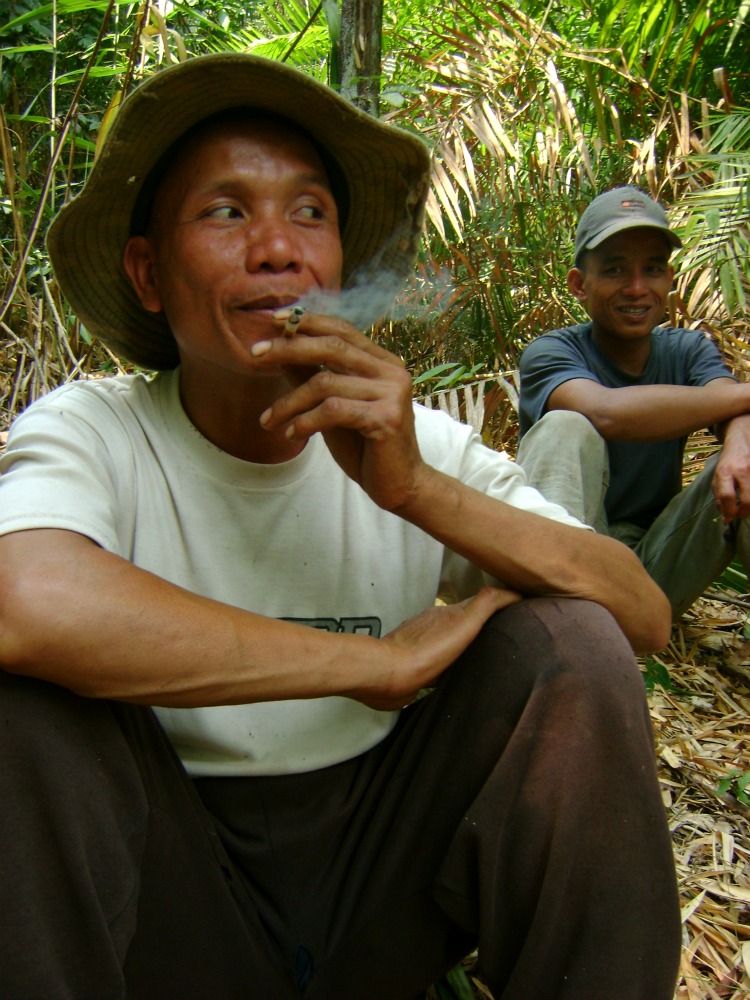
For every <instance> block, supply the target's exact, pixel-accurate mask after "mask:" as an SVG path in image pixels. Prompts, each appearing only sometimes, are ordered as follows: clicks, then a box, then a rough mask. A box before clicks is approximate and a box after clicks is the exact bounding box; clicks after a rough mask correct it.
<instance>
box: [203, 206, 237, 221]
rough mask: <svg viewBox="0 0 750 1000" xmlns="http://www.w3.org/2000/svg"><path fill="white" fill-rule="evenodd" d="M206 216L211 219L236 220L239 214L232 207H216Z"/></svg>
mask: <svg viewBox="0 0 750 1000" xmlns="http://www.w3.org/2000/svg"><path fill="white" fill-rule="evenodd" d="M206 214H207V215H208V216H209V217H210V218H212V219H236V218H237V217H238V216H239V214H240V213H239V212H238V210H237V209H236V208H235V207H234V205H217V206H216V207H215V208H212V209H210V210H209V211H208V212H207V213H206Z"/></svg>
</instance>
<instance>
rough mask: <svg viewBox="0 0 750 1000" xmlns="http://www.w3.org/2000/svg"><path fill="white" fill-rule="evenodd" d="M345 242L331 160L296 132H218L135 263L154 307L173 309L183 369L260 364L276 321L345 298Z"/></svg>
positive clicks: (175, 186) (175, 172)
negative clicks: (314, 292) (327, 299)
mask: <svg viewBox="0 0 750 1000" xmlns="http://www.w3.org/2000/svg"><path fill="white" fill-rule="evenodd" d="M341 264H342V252H341V239H340V235H339V226H338V213H337V209H336V202H335V201H334V198H333V195H332V193H331V190H330V187H329V181H328V177H327V175H326V172H325V169H324V167H323V164H322V163H321V161H320V158H319V156H318V154H317V152H316V150H315V149H314V147H313V146H312V145H311V143H310V142H309V141H308V140H307V139H306V138H305V137H304V136H303V135H301V134H300V133H298V132H296V131H295V130H294V129H293V128H292V127H288V126H286V125H284V124H281V123H277V122H271V121H266V120H264V119H248V120H247V122H245V121H242V122H238V123H235V122H231V123H222V124H216V125H213V126H209V127H208V128H207V129H206V130H204V131H202V132H199V133H198V134H197V135H196V136H195V137H193V138H192V139H191V140H190V141H189V142H188V143H187V145H186V146H184V147H183V148H182V149H181V150H180V152H179V153H178V155H177V158H176V160H175V161H174V162H173V163H172V164H171V165H170V167H169V168H168V170H167V173H166V175H165V177H164V179H163V181H162V182H161V184H160V186H159V188H158V190H157V193H156V198H155V202H154V210H153V217H152V221H151V225H150V227H149V233H148V235H147V236H144V237H134V238H133V239H132V240H131V241H130V244H129V245H128V249H127V250H126V254H125V265H126V268H127V269H128V273H129V274H130V276H131V280H132V281H133V283H134V285H135V287H136V291H137V292H138V295H139V297H140V299H141V302H142V303H143V305H144V307H145V308H146V309H149V310H150V311H155V312H158V311H160V310H163V311H164V313H165V314H166V316H167V319H168V321H169V324H170V326H171V328H172V331H173V333H174V336H175V339H176V340H177V344H178V346H179V349H180V355H181V359H182V362H183V365H190V364H191V363H192V364H194V365H195V364H197V365H199V366H200V365H203V364H211V365H216V364H218V365H219V366H222V367H227V366H228V367H230V368H231V369H232V370H234V371H238V372H240V371H245V372H247V371H250V370H252V369H253V367H254V363H253V359H252V356H251V355H250V353H249V349H250V347H251V346H252V345H253V344H254V343H257V342H258V341H259V340H264V339H268V338H269V337H272V336H274V335H275V332H277V331H276V329H275V328H274V326H273V325H272V322H271V317H272V314H273V313H274V312H275V311H276V310H277V309H280V308H282V307H284V306H289V305H291V304H292V303H294V302H296V301H297V300H298V299H299V298H300V296H301V295H302V294H303V293H304V292H306V291H307V290H309V289H311V288H314V289H320V290H327V291H334V292H335V291H337V290H338V289H339V287H340V282H341Z"/></svg>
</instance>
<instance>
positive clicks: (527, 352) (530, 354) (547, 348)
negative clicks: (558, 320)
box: [521, 323, 591, 368]
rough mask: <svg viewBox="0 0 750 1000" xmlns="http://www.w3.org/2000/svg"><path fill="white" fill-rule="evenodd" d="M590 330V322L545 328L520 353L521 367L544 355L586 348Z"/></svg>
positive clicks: (554, 355) (565, 353)
mask: <svg viewBox="0 0 750 1000" xmlns="http://www.w3.org/2000/svg"><path fill="white" fill-rule="evenodd" d="M590 332H591V324H590V323H579V324H578V325H576V326H564V327H559V328H558V329H555V330H547V331H546V333H543V334H541V336H539V337H537V338H536V339H535V340H532V341H530V342H529V343H528V344H527V345H526V347H525V348H524V350H523V353H522V355H521V367H522V368H523V366H524V363H526V364H528V363H529V362H530V361H536V360H538V359H540V358H544V357H557V356H560V355H561V354H563V355H569V354H570V353H571V352H574V353H576V354H580V353H581V352H584V351H585V350H586V346H587V338H588V335H589V334H590Z"/></svg>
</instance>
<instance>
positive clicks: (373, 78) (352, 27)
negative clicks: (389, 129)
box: [339, 0, 383, 118]
mask: <svg viewBox="0 0 750 1000" xmlns="http://www.w3.org/2000/svg"><path fill="white" fill-rule="evenodd" d="M382 28H383V0H342V2H341V36H340V39H339V53H340V58H341V63H340V65H341V94H342V96H343V97H346V98H347V100H349V101H351V102H352V104H356V106H357V107H358V108H360V109H361V110H362V111H366V112H367V113H368V114H371V115H374V116H375V117H376V118H377V117H378V115H379V114H380V57H381V36H382Z"/></svg>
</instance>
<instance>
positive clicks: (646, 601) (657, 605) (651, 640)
mask: <svg viewBox="0 0 750 1000" xmlns="http://www.w3.org/2000/svg"><path fill="white" fill-rule="evenodd" d="M644 572H645V571H644ZM648 583H649V586H648V587H647V588H646V589H644V591H643V596H642V598H641V600H640V602H639V612H640V615H639V620H638V623H637V626H638V627H637V628H636V630H635V635H634V636H633V638H632V639H631V644H632V646H633V650H634V652H635V653H636V654H637V655H638V656H645V655H646V654H647V653H657V652H659V650H661V649H664V648H665V647H666V646H667V645H668V644H669V640H670V638H671V636H672V607H671V605H670V603H669V601H668V600H667V597H666V595H665V594H664V592H663V591H662V590H661V588H660V587H658V586H657V585H656V584H655V583H654V582H653V580H651V578H650V577H649V580H648Z"/></svg>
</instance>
